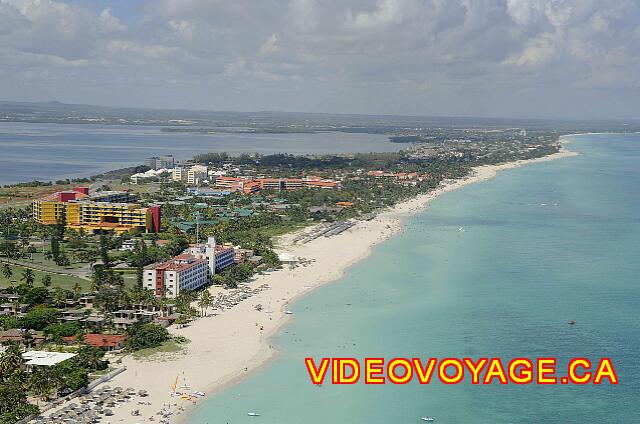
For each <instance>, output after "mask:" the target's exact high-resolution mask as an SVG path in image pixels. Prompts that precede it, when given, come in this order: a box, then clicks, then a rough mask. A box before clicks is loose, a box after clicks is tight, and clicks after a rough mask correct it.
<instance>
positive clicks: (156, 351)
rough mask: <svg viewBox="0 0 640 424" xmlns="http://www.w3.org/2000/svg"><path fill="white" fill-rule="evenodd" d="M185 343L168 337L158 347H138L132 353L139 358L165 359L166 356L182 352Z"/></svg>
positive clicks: (149, 359)
mask: <svg viewBox="0 0 640 424" xmlns="http://www.w3.org/2000/svg"><path fill="white" fill-rule="evenodd" d="M186 343H188V342H186ZM186 343H178V342H177V341H176V340H174V339H169V340H167V341H166V342H164V343H162V344H161V345H160V346H158V347H149V348H146V349H140V350H138V351H136V352H134V353H133V357H134V358H135V359H139V360H148V361H164V360H167V356H169V357H170V356H171V355H179V354H182V353H184V351H185V349H186Z"/></svg>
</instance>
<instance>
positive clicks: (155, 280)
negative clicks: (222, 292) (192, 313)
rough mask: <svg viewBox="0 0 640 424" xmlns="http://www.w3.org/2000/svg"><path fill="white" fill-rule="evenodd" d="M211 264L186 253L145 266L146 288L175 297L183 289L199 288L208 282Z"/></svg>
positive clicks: (158, 293) (156, 293) (155, 292)
mask: <svg viewBox="0 0 640 424" xmlns="http://www.w3.org/2000/svg"><path fill="white" fill-rule="evenodd" d="M208 275H209V264H208V261H207V260H206V259H198V258H196V257H195V256H193V255H191V254H188V253H184V254H182V255H178V256H176V257H174V258H173V259H171V260H170V261H167V262H163V263H159V264H153V265H149V266H147V267H145V270H144V288H145V289H148V290H153V292H154V294H155V295H156V296H162V295H163V294H164V295H165V296H166V297H168V298H174V297H176V296H178V295H179V294H180V291H181V290H197V289H199V288H200V287H202V286H204V285H206V284H207V282H208Z"/></svg>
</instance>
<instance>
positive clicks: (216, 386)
mask: <svg viewBox="0 0 640 424" xmlns="http://www.w3.org/2000/svg"><path fill="white" fill-rule="evenodd" d="M575 154H576V153H574V152H570V151H567V150H562V151H561V152H559V153H556V154H553V155H550V156H547V157H544V158H539V159H534V160H529V161H517V162H511V163H507V164H502V165H495V166H493V165H491V166H482V167H478V168H476V169H475V172H474V173H473V175H472V176H470V177H468V178H465V179H461V180H455V181H448V182H445V183H444V184H442V185H441V186H440V187H439V188H438V189H436V190H434V191H433V192H431V193H428V194H424V195H420V196H418V197H416V198H413V199H411V200H408V201H406V202H403V203H401V204H398V205H397V206H395V207H394V208H392V209H390V210H388V211H386V212H383V213H380V214H379V215H378V216H377V217H376V218H374V219H372V220H371V221H362V222H358V223H357V224H356V225H354V226H353V227H352V228H351V229H349V230H347V231H345V232H343V233H341V234H339V235H337V236H333V237H329V238H325V237H319V238H317V239H315V240H313V241H311V242H309V243H307V244H302V245H294V244H293V243H292V242H291V240H292V239H293V237H294V235H288V236H285V237H283V238H282V239H281V240H280V242H279V246H280V249H279V250H281V251H286V252H289V253H291V254H292V255H295V256H297V257H299V258H304V259H306V260H308V261H309V262H307V264H306V265H304V266H297V267H295V268H290V267H289V266H284V269H282V270H278V271H275V272H272V273H270V274H267V275H261V276H259V277H257V278H256V279H255V280H254V281H253V282H251V284H250V286H251V287H258V286H261V285H263V284H268V285H269V289H267V290H263V291H261V292H259V293H257V294H255V295H253V296H252V297H250V298H248V299H247V300H244V301H243V302H241V303H239V304H238V305H236V306H235V307H233V308H231V309H227V310H225V311H223V312H220V313H219V314H218V315H216V316H209V317H204V318H201V319H198V320H197V321H195V322H194V323H192V324H191V325H190V326H188V327H184V328H171V333H173V334H176V335H181V336H184V337H186V338H188V339H189V340H190V341H191V342H190V343H189V344H187V345H186V348H185V350H184V351H183V352H180V353H175V354H164V355H163V356H160V357H157V358H152V359H151V360H146V361H138V360H135V359H134V358H133V357H131V356H127V357H125V358H124V359H123V361H122V362H123V365H126V366H127V371H125V372H123V373H122V374H120V375H118V376H116V377H115V378H114V379H113V380H112V381H111V382H109V383H107V384H109V385H110V386H111V387H114V386H122V387H133V388H135V389H136V390H139V389H144V390H147V391H148V392H149V396H148V398H146V399H145V401H149V402H150V403H151V405H139V404H137V402H130V403H124V404H122V405H121V406H119V407H117V408H115V409H114V416H112V417H108V418H107V419H105V422H111V423H116V422H126V423H137V422H149V421H150V420H149V418H150V417H153V418H154V421H155V422H161V419H160V417H159V416H158V415H155V414H156V413H157V412H158V411H159V410H160V409H161V408H162V407H163V404H165V403H167V404H171V405H172V410H173V411H174V415H173V416H172V417H171V418H170V422H172V423H174V422H186V416H187V413H188V410H189V409H191V408H193V406H194V402H193V401H191V400H182V399H180V397H179V396H174V397H172V396H171V386H172V384H173V383H174V381H175V380H176V377H179V383H178V385H179V386H180V385H182V384H184V382H185V381H186V384H188V385H189V388H188V389H184V391H185V392H189V393H193V391H196V390H198V391H203V392H205V393H206V394H207V396H210V395H211V394H212V393H214V392H215V391H218V390H221V389H222V388H224V387H226V386H228V385H229V384H233V383H234V382H236V381H238V380H239V379H241V378H243V377H245V376H246V375H248V373H249V372H250V371H252V370H255V369H257V368H258V367H260V366H262V365H264V364H265V363H266V362H268V361H269V360H270V359H272V358H273V357H274V355H275V354H276V352H277V350H276V348H275V347H274V346H272V345H271V344H270V336H271V335H273V334H274V333H276V332H277V331H278V330H279V329H280V328H281V327H282V326H283V325H284V324H285V323H286V322H287V321H288V320H289V319H290V318H291V317H292V316H295V315H288V314H285V313H284V311H285V310H287V305H288V304H289V303H290V302H292V301H293V300H294V299H295V298H296V297H298V296H301V295H304V294H305V293H308V292H309V291H310V290H312V289H314V288H316V287H319V286H321V285H323V284H326V283H329V282H332V281H335V280H337V279H339V278H340V277H341V276H342V275H343V273H344V271H345V270H346V269H347V268H348V267H349V266H350V265H352V264H354V263H355V262H357V261H360V260H362V259H363V258H365V257H366V256H367V255H368V254H369V253H370V252H371V249H372V248H373V247H374V246H375V245H377V244H378V243H380V242H382V241H384V240H386V239H388V238H389V237H391V236H393V235H394V234H396V233H398V232H399V231H400V230H401V222H402V219H403V218H404V217H407V216H409V215H411V214H413V213H415V212H418V211H420V210H423V209H424V208H425V207H426V206H427V205H428V204H429V202H430V201H431V200H433V199H434V198H436V197H438V196H439V195H441V194H442V193H446V192H449V191H453V190H456V189H458V188H460V187H462V186H465V185H467V184H472V183H476V182H480V181H485V180H487V179H490V178H492V177H494V176H495V175H496V173H497V172H498V171H499V170H502V169H509V168H515V167H518V166H522V165H525V164H530V163H535V162H543V161H549V160H554V159H559V158H562V157H566V156H573V155H575ZM336 246H340V249H336ZM211 291H212V293H213V294H214V296H217V295H218V294H219V293H223V292H224V293H225V294H229V291H225V290H222V289H220V288H211ZM257 304H261V305H262V306H263V307H264V309H263V310H262V311H257V310H256V309H255V305H257ZM179 390H180V389H179ZM197 402H198V403H201V402H202V398H200V399H199V400H198V401H197ZM182 408H184V410H182ZM135 409H137V410H139V411H140V416H137V417H133V416H132V415H131V411H133V410H135Z"/></svg>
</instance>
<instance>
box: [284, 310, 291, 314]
mask: <svg viewBox="0 0 640 424" xmlns="http://www.w3.org/2000/svg"><path fill="white" fill-rule="evenodd" d="M284 313H285V314H287V315H292V314H293V312H291V311H289V310H286V311H284Z"/></svg>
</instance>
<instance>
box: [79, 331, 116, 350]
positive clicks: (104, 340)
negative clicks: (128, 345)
mask: <svg viewBox="0 0 640 424" xmlns="http://www.w3.org/2000/svg"><path fill="white" fill-rule="evenodd" d="M83 339H84V341H85V342H86V343H87V344H89V345H91V346H93V347H99V348H101V349H104V350H106V351H108V352H110V351H113V350H120V349H122V348H123V347H124V344H125V342H126V341H127V336H121V335H118V334H97V333H89V334H85V335H84V336H83Z"/></svg>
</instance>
